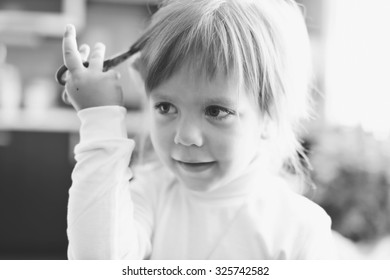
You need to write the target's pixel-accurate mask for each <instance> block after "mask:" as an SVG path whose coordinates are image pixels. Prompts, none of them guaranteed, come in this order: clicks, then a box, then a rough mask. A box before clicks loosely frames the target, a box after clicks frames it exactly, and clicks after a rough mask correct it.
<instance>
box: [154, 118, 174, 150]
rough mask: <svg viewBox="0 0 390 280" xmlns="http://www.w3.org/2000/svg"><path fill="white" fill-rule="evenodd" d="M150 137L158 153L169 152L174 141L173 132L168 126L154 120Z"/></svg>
mask: <svg viewBox="0 0 390 280" xmlns="http://www.w3.org/2000/svg"><path fill="white" fill-rule="evenodd" d="M150 137H151V140H152V144H153V147H154V148H155V150H156V152H157V153H158V154H161V153H164V152H165V153H166V152H169V150H170V149H169V147H170V146H171V143H173V139H172V136H171V132H170V129H169V127H168V126H164V125H162V124H161V123H158V122H156V121H152V123H151V127H150Z"/></svg>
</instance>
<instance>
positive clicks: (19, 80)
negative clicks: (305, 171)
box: [0, 0, 390, 259]
mask: <svg viewBox="0 0 390 280" xmlns="http://www.w3.org/2000/svg"><path fill="white" fill-rule="evenodd" d="M158 2H159V1H158V0H145V1H142V0H0V259H66V248H67V237H66V211H67V200H68V190H69V187H70V184H71V179H70V174H71V171H72V169H73V166H74V163H75V162H74V159H73V148H74V145H75V144H76V143H77V142H78V132H77V131H78V127H79V121H78V119H77V117H76V115H75V113H74V111H73V110H72V109H71V108H70V107H69V106H67V105H65V104H63V103H62V102H61V92H62V87H60V86H59V85H57V84H56V82H55V79H54V74H55V71H56V70H57V68H58V67H59V66H60V65H61V64H62V52H61V36H62V34H63V31H64V28H65V25H66V24H67V23H72V24H74V25H75V26H76V29H77V31H78V42H79V43H87V44H92V45H93V44H94V43H95V42H97V41H100V42H103V43H104V44H106V47H107V51H106V53H107V55H108V56H111V55H114V54H116V53H119V52H122V51H125V50H127V49H128V48H129V47H130V45H131V44H132V43H133V42H134V41H135V40H136V39H137V38H138V36H139V35H140V34H141V33H142V30H143V29H144V28H145V27H146V26H147V24H148V21H149V19H150V16H151V15H152V14H153V13H154V12H155V11H156V9H157V4H158ZM298 2H299V3H301V4H302V9H303V10H304V13H305V16H306V21H307V26H308V30H309V33H310V37H311V42H312V50H313V63H314V70H315V72H314V74H315V82H314V89H315V90H314V91H313V95H314V100H315V110H314V111H315V113H316V115H315V118H314V119H313V120H311V121H309V122H308V123H307V124H306V130H305V131H304V132H303V133H302V140H303V141H304V144H305V147H306V148H307V149H308V155H309V157H310V159H311V162H312V165H313V173H312V177H313V181H314V182H315V184H316V189H315V190H313V191H312V192H310V193H309V194H308V197H309V198H310V199H312V200H314V201H315V202H317V203H318V204H320V205H321V206H323V207H324V208H325V210H326V211H327V212H328V213H329V215H330V216H331V217H332V220H333V230H334V233H335V237H336V240H337V244H338V248H339V251H340V255H341V256H342V257H343V258H347V259H390V83H389V82H388V80H389V78H390V70H389V65H390V52H389V50H390V38H389V34H390V32H389V29H390V18H389V17H388V14H390V2H389V1H387V0H370V1H368V0H299V1H298ZM117 69H118V70H119V71H120V72H121V74H122V86H123V88H124V92H125V103H126V107H127V108H128V116H127V118H128V130H129V136H130V137H133V136H136V135H137V134H138V133H139V126H137V125H136V124H138V123H139V121H140V120H141V113H142V104H143V101H144V96H143V95H142V87H141V86H140V85H139V80H138V79H137V76H136V75H134V73H133V72H132V70H131V69H130V68H129V63H123V64H122V65H120V66H119V67H118V68H117Z"/></svg>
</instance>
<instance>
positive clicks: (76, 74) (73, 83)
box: [62, 25, 123, 110]
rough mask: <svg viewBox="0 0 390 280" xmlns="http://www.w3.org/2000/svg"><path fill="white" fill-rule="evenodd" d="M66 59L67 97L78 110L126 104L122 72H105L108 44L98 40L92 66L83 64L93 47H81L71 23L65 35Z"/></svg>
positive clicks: (91, 56)
mask: <svg viewBox="0 0 390 280" xmlns="http://www.w3.org/2000/svg"><path fill="white" fill-rule="evenodd" d="M62 49H63V55H64V62H65V65H66V67H67V68H68V73H67V78H66V85H65V90H66V93H65V94H66V95H67V96H66V99H67V100H68V101H69V102H70V103H71V104H72V105H73V107H74V108H75V109H76V110H81V109H85V108H90V107H97V106H107V105H122V104H123V95H122V88H121V86H120V83H119V78H120V76H119V73H118V72H115V71H113V70H110V71H107V72H103V62H104V53H105V46H104V45H103V44H101V43H97V44H96V45H95V46H94V48H93V50H92V53H91V55H90V56H89V67H88V68H86V67H84V65H83V61H85V60H87V58H88V55H89V47H88V46H87V45H83V46H82V47H80V51H79V50H78V49H77V42H76V31H75V28H74V27H73V26H72V25H68V26H67V28H66V31H65V34H64V38H63V46H62Z"/></svg>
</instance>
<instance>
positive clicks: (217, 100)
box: [150, 91, 238, 109]
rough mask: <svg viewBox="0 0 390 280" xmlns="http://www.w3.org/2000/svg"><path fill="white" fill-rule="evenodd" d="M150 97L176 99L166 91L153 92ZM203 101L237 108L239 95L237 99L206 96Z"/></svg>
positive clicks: (207, 104)
mask: <svg viewBox="0 0 390 280" xmlns="http://www.w3.org/2000/svg"><path fill="white" fill-rule="evenodd" d="M150 97H151V98H154V99H156V98H157V99H163V100H166V101H168V102H173V101H174V100H173V99H172V97H170V96H169V95H168V94H165V93H164V92H161V91H155V92H153V94H151V95H150ZM201 102H202V103H204V104H205V105H206V106H210V105H220V106H223V107H227V108H231V109H235V108H237V107H238V96H237V98H236V99H231V98H228V97H225V96H218V97H214V96H212V97H205V98H202V100H201Z"/></svg>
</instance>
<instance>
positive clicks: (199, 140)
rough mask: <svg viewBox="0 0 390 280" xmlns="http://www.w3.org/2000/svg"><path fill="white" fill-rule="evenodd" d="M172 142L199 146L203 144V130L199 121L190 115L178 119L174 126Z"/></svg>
mask: <svg viewBox="0 0 390 280" xmlns="http://www.w3.org/2000/svg"><path fill="white" fill-rule="evenodd" d="M174 143H175V144H180V145H183V146H197V147H201V146H202V145H203V131H202V127H201V125H200V122H198V121H196V120H194V119H193V118H191V117H187V118H185V119H184V118H182V119H180V120H179V122H178V125H177V128H176V134H175V138H174Z"/></svg>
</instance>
